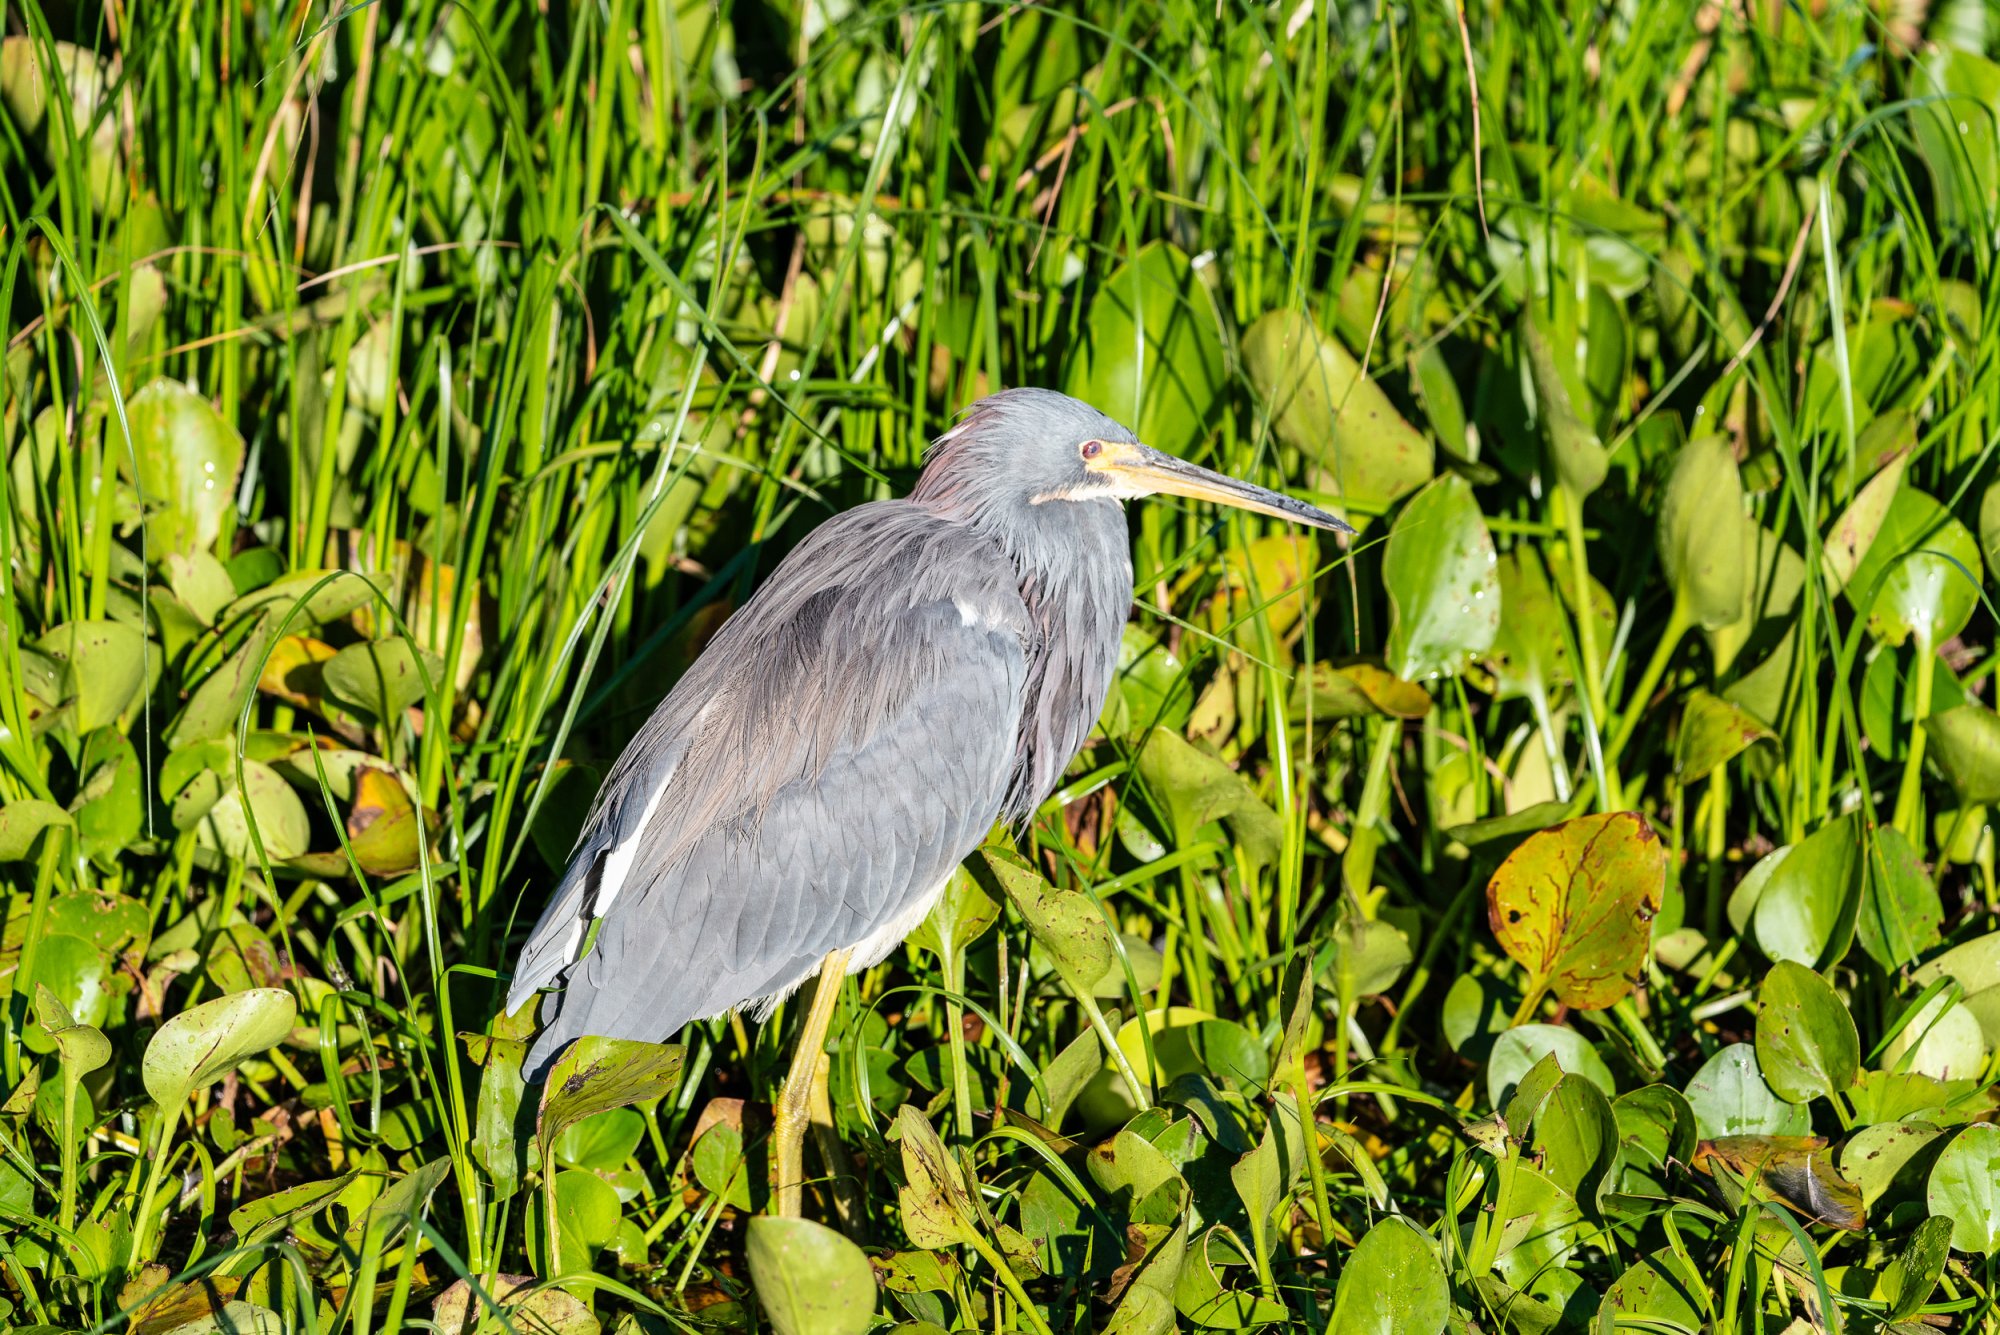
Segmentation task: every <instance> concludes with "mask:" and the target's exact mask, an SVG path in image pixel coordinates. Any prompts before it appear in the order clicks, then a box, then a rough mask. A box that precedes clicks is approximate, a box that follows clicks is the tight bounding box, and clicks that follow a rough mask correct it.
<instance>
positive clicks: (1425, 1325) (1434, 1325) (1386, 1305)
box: [1329, 1215, 1451, 1335]
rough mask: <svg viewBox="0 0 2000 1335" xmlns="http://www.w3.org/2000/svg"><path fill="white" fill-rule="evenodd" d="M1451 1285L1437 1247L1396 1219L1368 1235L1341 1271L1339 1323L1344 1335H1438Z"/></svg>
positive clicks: (1337, 1302) (1448, 1304) (1335, 1310)
mask: <svg viewBox="0 0 2000 1335" xmlns="http://www.w3.org/2000/svg"><path fill="white" fill-rule="evenodd" d="M1450 1316H1451V1286H1450V1284H1449V1282H1448V1281H1447V1280H1446V1277H1445V1271H1444V1263H1443V1262H1442V1261H1440V1260H1439V1259H1438V1250H1437V1244H1436V1243H1435V1242H1433V1241H1431V1239H1430V1238H1429V1237H1428V1236H1427V1235H1426V1234H1424V1233H1422V1232H1419V1231H1418V1230H1417V1228H1416V1227H1415V1226H1414V1225H1412V1224H1411V1223H1410V1222H1409V1221H1407V1220H1404V1219H1399V1218H1397V1217H1395V1216H1393V1215H1391V1216H1390V1217H1389V1218H1386V1219H1384V1220H1382V1222H1380V1223H1378V1224H1376V1225H1375V1227H1373V1228H1371V1229H1369V1230H1368V1232H1367V1233H1366V1234H1364V1235H1363V1236H1362V1239H1361V1241H1360V1243H1359V1244H1358V1245H1357V1246H1356V1247H1355V1248H1354V1250H1353V1252H1352V1253H1350V1254H1349V1255H1348V1258H1347V1263H1346V1264H1345V1265H1343V1266H1342V1267H1341V1269H1340V1283H1339V1287H1338V1288H1337V1289H1335V1291H1334V1299H1333V1324H1332V1326H1331V1327H1330V1328H1329V1329H1332V1330H1337V1331H1339V1332H1341V1335H1349V1332H1353V1335H1375V1333H1377V1332H1379V1335H1437V1332H1439V1331H1442V1330H1443V1329H1444V1327H1445V1322H1446V1321H1447V1320H1448V1319H1449V1318H1450Z"/></svg>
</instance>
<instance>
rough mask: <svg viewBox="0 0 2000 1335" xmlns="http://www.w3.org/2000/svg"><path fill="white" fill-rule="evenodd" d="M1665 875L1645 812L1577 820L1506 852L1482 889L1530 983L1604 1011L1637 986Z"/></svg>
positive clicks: (1662, 851)
mask: <svg viewBox="0 0 2000 1335" xmlns="http://www.w3.org/2000/svg"><path fill="white" fill-rule="evenodd" d="M1666 877H1667V850H1666V846H1665V845H1664V844H1662V843H1661V842H1660V837H1659V836H1658V835H1657V834H1655V833H1654V832H1653V827H1652V826H1651V825H1649V824H1647V823H1646V818H1645V817H1644V816H1641V815H1640V814H1638V813H1637V812H1634V811H1620V812H1614V813H1612V814H1610V815H1603V816H1583V817H1580V818H1578V819H1576V820H1572V821H1565V822H1563V823H1562V824H1561V825H1557V826H1554V827H1552V828H1550V829H1547V830H1543V831H1541V832H1540V833H1539V834H1535V835H1531V836H1529V838H1528V839H1526V840H1525V841H1523V843H1522V844H1521V846H1520V847H1519V848H1517V849H1515V850H1514V851H1513V852H1512V853H1511V854H1509V855H1508V857H1507V860H1506V861H1505V862H1503V863H1501V864H1500V869H1499V870H1498V871H1496V872H1494V873H1493V879H1492V880H1491V881H1490V882H1489V883H1488V884H1487V887H1486V902H1487V913H1488V916H1489V919H1490V921H1491V923H1492V926H1493V934H1494V935H1495V936H1496V937H1498V938H1499V940H1500V945H1501V947H1502V948H1503V949H1504V950H1506V952H1507V953H1508V954H1509V955H1510V956H1512V957H1513V958H1514V960H1515V961H1516V962H1518V963H1519V964H1520V965H1521V966H1522V967H1523V968H1525V969H1526V970H1527V971H1528V973H1529V974H1530V975H1531V977H1532V978H1533V979H1534V980H1535V982H1536V983H1538V984H1541V985H1543V986H1546V987H1548V988H1549V989H1550V990H1551V991H1553V992H1554V993H1555V995H1556V997H1557V999H1558V1000H1560V1001H1562V1002H1563V1003H1564V1004H1565V1005H1568V1006H1573V1007H1576V1008H1577V1009H1579V1010H1603V1009H1605V1008H1606V1007H1608V1006H1611V1005H1613V1004H1615V1003H1616V1002H1617V1001H1619V1000H1620V999H1621V998H1623V997H1624V996H1625V995H1626V994H1627V993H1629V992H1630V991H1631V990H1632V988H1633V986H1634V985H1635V984H1636V982H1637V981H1638V977H1639V971H1640V969H1641V968H1642V967H1643V966H1644V964H1645V962H1646V946H1647V942H1648V939H1649V937H1650V934H1651V930H1652V928H1651V924H1652V920H1653V917H1654V915H1655V914H1657V913H1658V912H1659V911H1660V901H1661V897H1662V896H1663V895H1664V893H1665V891H1666ZM1531 986H1532V985H1531Z"/></svg>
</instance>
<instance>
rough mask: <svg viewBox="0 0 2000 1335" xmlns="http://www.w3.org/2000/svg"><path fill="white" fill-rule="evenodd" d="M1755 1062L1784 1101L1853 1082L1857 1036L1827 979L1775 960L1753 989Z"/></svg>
mask: <svg viewBox="0 0 2000 1335" xmlns="http://www.w3.org/2000/svg"><path fill="white" fill-rule="evenodd" d="M1757 1067H1758V1070H1759V1071H1760V1072H1761V1073H1762V1075H1763V1077H1764V1082H1765V1083H1766V1084H1768V1085H1769V1086H1770V1087H1771V1090H1772V1092H1773V1093H1775V1094H1776V1095H1777V1096H1778V1097H1779V1098H1781V1099H1784V1100H1785V1101H1787V1102H1788V1103H1805V1102H1808V1101H1809V1100H1812V1099H1817V1098H1829V1097H1832V1096H1833V1095H1835V1094H1838V1093H1840V1092H1842V1091H1844V1090H1846V1089H1847V1088H1848V1087H1849V1086H1851V1085H1852V1084H1853V1083H1854V1077H1855V1073H1856V1072H1857V1071H1859V1070H1860V1068H1861V1038H1860V1036H1859V1035H1858V1034H1857V1033H1856V1032H1855V1029H1854V1017H1853V1016H1852V1015H1850V1014H1849V1013H1848V1010H1847V1003H1845V1002H1844V1001H1842V1000H1841V998H1840V994H1839V993H1837V992H1835V991H1834V990H1833V984H1831V983H1829V982H1827V981H1826V979H1824V978H1822V977H1820V976H1819V975H1818V974H1816V973H1814V972H1813V971H1812V970H1811V969H1808V968H1806V967H1805V966H1803V965H1800V964H1795V963H1793V962H1792V961H1790V960H1780V961H1779V962H1778V963H1777V964H1775V965H1773V966H1772V968H1771V972H1769V973H1767V974H1765V975H1764V981H1763V982H1762V983H1761V984H1759V985H1758V988H1757Z"/></svg>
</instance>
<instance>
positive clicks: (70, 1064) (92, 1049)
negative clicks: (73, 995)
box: [34, 982, 111, 1083]
mask: <svg viewBox="0 0 2000 1335" xmlns="http://www.w3.org/2000/svg"><path fill="white" fill-rule="evenodd" d="M34 1005H35V1022H36V1023H37V1024H39V1025H40V1026H41V1030H42V1032H43V1033H44V1034H46V1035H48V1037H49V1038H50V1039H51V1040H52V1041H53V1042H54V1043H55V1047H56V1051H58V1052H60V1053H61V1054H62V1065H63V1078H64V1079H65V1080H66V1081H70V1082H72V1083H73V1082H75V1081H78V1080H81V1079H82V1078H83V1077H84V1076H86V1075H89V1074H90V1073H91V1072H92V1071H95V1070H97V1069H98V1068H99V1067H101V1066H103V1065H104V1064H105V1063H106V1062H108V1061H110V1060H111V1040H110V1039H108V1038H106V1037H105V1036H104V1033H103V1031H102V1030H100V1029H98V1028H96V1027H95V1026H93V1025H89V1024H81V1023H78V1021H77V1019H76V1017H75V1016H74V1015H73V1014H71V1013H70V1009H69V1007H68V1006H66V1005H64V1004H63V1002H62V999H61V998H60V997H58V996H57V995H56V994H55V993H54V992H51V991H50V990H49V989H48V988H47V987H46V986H45V985H43V984H41V983H39V982H38V983H36V984H35V993H34Z"/></svg>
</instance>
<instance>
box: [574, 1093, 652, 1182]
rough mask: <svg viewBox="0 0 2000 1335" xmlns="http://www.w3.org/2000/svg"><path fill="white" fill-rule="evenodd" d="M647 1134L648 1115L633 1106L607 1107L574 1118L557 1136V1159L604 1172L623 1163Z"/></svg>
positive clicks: (576, 1166)
mask: <svg viewBox="0 0 2000 1335" xmlns="http://www.w3.org/2000/svg"><path fill="white" fill-rule="evenodd" d="M645 1134H646V1119H645V1118H644V1117H641V1116H640V1115H639V1114H638V1113H636V1112H634V1111H632V1110H631V1109H630V1108H606V1109H605V1110H604V1111H603V1112H599V1113H592V1114H591V1115H590V1116H588V1117H586V1118H584V1119H583V1120H581V1121H578V1122H571V1123H570V1124H569V1125H568V1126H566V1127H564V1128H563V1133H562V1134H561V1135H560V1136H558V1137H556V1142H555V1155H556V1162H557V1163H559V1164H561V1165H562V1166H563V1167H565V1168H589V1169H596V1170H600V1171H603V1172H609V1171H611V1170H612V1169H615V1168H619V1167H622V1166H623V1165H624V1163H625V1161H626V1160H627V1159H629V1158H631V1157H632V1152H633V1151H634V1150H636V1149H638V1147H639V1142H640V1140H642V1139H643V1138H644V1137H645Z"/></svg>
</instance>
